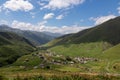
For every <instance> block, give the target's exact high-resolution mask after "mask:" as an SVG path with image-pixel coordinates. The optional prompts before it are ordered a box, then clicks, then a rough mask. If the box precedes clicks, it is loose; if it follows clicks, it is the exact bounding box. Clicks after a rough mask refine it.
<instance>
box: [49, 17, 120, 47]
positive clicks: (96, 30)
mask: <svg viewBox="0 0 120 80" xmlns="http://www.w3.org/2000/svg"><path fill="white" fill-rule="evenodd" d="M100 41H104V42H108V43H110V44H112V45H116V44H118V43H120V17H116V18H115V19H111V20H109V21H107V22H105V23H102V24H100V25H98V26H95V27H92V28H89V29H86V30H83V31H80V32H78V33H75V34H68V35H65V36H62V37H59V38H57V39H55V40H53V41H51V42H49V43H48V44H47V45H49V46H54V45H60V44H79V43H90V42H100Z"/></svg>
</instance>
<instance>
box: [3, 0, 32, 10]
mask: <svg viewBox="0 0 120 80" xmlns="http://www.w3.org/2000/svg"><path fill="white" fill-rule="evenodd" d="M3 8H4V9H9V10H12V11H18V10H21V11H29V10H32V9H33V5H32V4H31V3H30V2H29V1H28V0H7V1H6V2H5V3H4V4H3Z"/></svg>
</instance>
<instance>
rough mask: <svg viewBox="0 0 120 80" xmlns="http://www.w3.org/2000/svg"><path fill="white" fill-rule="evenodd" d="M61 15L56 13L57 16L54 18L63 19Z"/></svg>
mask: <svg viewBox="0 0 120 80" xmlns="http://www.w3.org/2000/svg"><path fill="white" fill-rule="evenodd" d="M63 17H64V16H63V15H62V14H61V15H58V16H57V17H56V19H58V20H60V19H63Z"/></svg>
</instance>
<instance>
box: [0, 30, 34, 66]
mask: <svg viewBox="0 0 120 80" xmlns="http://www.w3.org/2000/svg"><path fill="white" fill-rule="evenodd" d="M0 41H1V42H0V66H3V65H7V64H11V63H13V62H14V61H15V60H16V59H17V58H18V57H20V56H22V55H25V54H28V53H31V52H32V51H33V47H32V45H31V44H30V42H29V41H28V40H26V39H25V38H23V37H20V36H18V35H16V34H14V33H9V32H0Z"/></svg>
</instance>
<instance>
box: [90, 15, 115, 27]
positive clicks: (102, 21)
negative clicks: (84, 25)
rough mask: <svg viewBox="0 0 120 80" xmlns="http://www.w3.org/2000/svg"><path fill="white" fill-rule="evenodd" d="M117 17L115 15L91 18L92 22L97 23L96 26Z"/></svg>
mask: <svg viewBox="0 0 120 80" xmlns="http://www.w3.org/2000/svg"><path fill="white" fill-rule="evenodd" d="M115 17H116V16H115V15H108V16H101V17H97V18H94V17H91V18H90V20H93V21H95V25H99V24H102V23H104V22H106V21H108V20H110V19H113V18H115Z"/></svg>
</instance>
